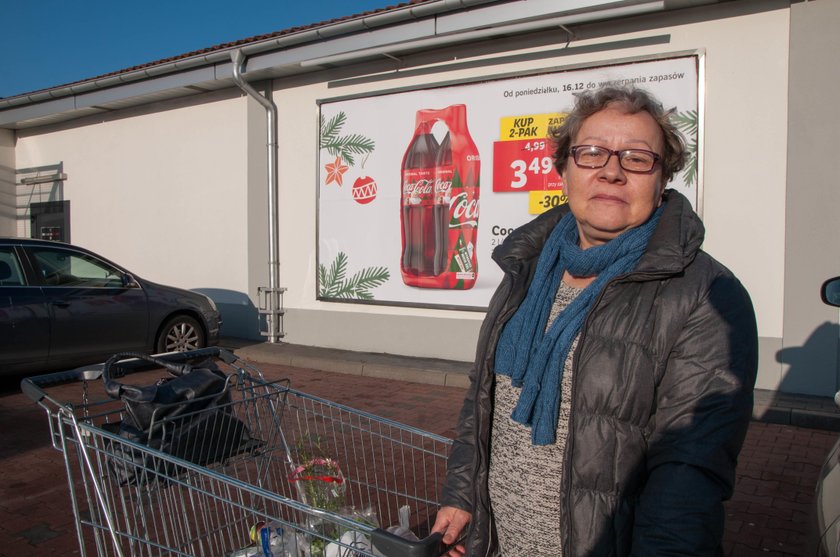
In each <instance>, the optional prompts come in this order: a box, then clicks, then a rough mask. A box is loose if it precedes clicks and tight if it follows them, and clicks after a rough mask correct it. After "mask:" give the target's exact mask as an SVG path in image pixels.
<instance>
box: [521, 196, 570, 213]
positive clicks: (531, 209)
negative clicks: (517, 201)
mask: <svg viewBox="0 0 840 557" xmlns="http://www.w3.org/2000/svg"><path fill="white" fill-rule="evenodd" d="M566 201H568V200H567V199H566V193H565V192H564V191H563V190H542V191H529V192H528V214H531V215H540V214H542V213H545V212H546V211H548V210H549V209H553V208H554V207H558V206H560V205H563V204H565V203H566Z"/></svg>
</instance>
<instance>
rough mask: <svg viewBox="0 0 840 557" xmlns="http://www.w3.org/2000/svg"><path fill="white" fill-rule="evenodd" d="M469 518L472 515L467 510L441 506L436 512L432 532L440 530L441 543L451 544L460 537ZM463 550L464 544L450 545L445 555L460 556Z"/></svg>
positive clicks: (450, 556)
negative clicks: (441, 535)
mask: <svg viewBox="0 0 840 557" xmlns="http://www.w3.org/2000/svg"><path fill="white" fill-rule="evenodd" d="M470 518H472V516H471V515H470V513H468V512H467V511H462V510H461V509H458V508H456V507H441V509H440V510H439V511H438V513H437V518H436V519H435V525H434V526H433V527H432V532H440V533H441V534H443V543H444V544H446V545H452V544H453V543H455V542H456V541H457V540H458V538H460V537H461V533H462V532H463V531H464V527H465V526H466V525H467V523H468V522H469V521H470ZM465 551H466V549H464V546H463V545H461V544H458V545H455V546H453V547H451V548H450V549H449V552H448V553H446V554H445V555H446V557H461V556H462V555H464V553H465Z"/></svg>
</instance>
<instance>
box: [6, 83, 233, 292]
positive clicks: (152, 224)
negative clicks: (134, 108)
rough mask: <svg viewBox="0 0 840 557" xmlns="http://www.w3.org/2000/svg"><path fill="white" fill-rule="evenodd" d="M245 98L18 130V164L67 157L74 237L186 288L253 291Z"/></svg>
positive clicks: (147, 273) (53, 161)
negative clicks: (249, 278) (250, 286)
mask: <svg viewBox="0 0 840 557" xmlns="http://www.w3.org/2000/svg"><path fill="white" fill-rule="evenodd" d="M245 107H246V105H245V101H244V99H243V98H236V99H229V100H217V101H215V102H204V103H200V104H192V105H189V106H177V105H172V106H168V107H152V108H151V109H149V110H145V111H143V112H142V113H135V114H121V115H119V116H118V117H114V118H112V119H107V120H104V121H88V122H82V123H81V124H78V125H73V126H66V127H62V128H58V129H55V130H51V131H50V130H37V131H32V132H26V131H23V132H20V133H19V139H18V145H17V150H16V154H17V166H18V167H21V168H23V167H34V166H39V165H46V164H56V163H59V162H61V163H63V165H64V171H65V172H66V173H67V180H66V181H65V183H64V196H65V199H68V200H69V201H70V208H71V209H70V210H71V221H70V225H71V242H72V243H74V244H77V245H81V246H84V247H86V248H89V249H92V250H94V251H96V252H98V253H101V254H102V255H103V256H105V257H107V258H109V259H113V260H114V261H115V262H117V263H119V264H121V265H124V266H125V267H127V268H128V269H129V270H131V271H132V272H135V273H137V274H138V275H140V276H142V277H144V278H147V279H149V280H153V281H156V282H162V283H166V284H171V285H173V286H180V287H183V288H189V289H197V288H217V289H229V290H234V291H239V292H247V291H248V282H247V272H248V271H247V270H248V265H247V263H248V262H247V253H246V250H245V249H244V247H245V246H246V245H247V244H246V241H247V218H246V217H247V215H246V202H247V197H246V178H247V173H246V150H247V141H246V137H245V136H246V133H245V132H246V129H245V128H246V119H245Z"/></svg>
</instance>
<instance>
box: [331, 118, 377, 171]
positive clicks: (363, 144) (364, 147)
mask: <svg viewBox="0 0 840 557" xmlns="http://www.w3.org/2000/svg"><path fill="white" fill-rule="evenodd" d="M346 122H347V115H346V114H345V113H344V112H339V113H338V114H336V115H335V116H333V117H332V118H330V120H329V121H328V122H324V116H323V115H321V142H320V145H321V149H326V150H327V152H328V153H329V154H330V155H333V156H336V157H341V158H342V159H343V160H344V161H345V162H346V163H347V164H348V165H350V166H353V165H355V163H356V160H355V158H354V156H353V155H362V154H365V153H372V152H373V149H374V148H375V147H376V143H375V142H374V140H373V139H370V138H369V137H365V136H363V135H361V134H357V133H354V134H351V135H347V136H343V137H342V136H340V135H339V134H340V133H341V128H342V127H343V126H344V124H345V123H346Z"/></svg>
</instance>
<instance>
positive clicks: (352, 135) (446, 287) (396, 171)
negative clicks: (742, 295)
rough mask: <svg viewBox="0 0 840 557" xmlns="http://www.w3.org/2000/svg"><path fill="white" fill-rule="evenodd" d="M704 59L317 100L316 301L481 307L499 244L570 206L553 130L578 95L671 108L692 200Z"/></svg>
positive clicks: (496, 274)
mask: <svg viewBox="0 0 840 557" xmlns="http://www.w3.org/2000/svg"><path fill="white" fill-rule="evenodd" d="M700 63H701V60H700V59H699V56H698V55H695V54H691V55H684V56H675V57H669V58H660V59H653V60H639V61H633V62H623V63H615V64H604V65H599V66H594V65H593V66H588V67H576V68H574V69H568V70H564V71H555V72H550V73H541V74H538V75H527V76H517V77H506V78H503V79H492V80H487V81H481V82H471V83H462V84H457V85H447V86H441V87H432V88H424V89H417V90H409V91H405V90H401V91H395V92H382V93H378V94H371V95H367V96H359V97H353V98H342V99H335V100H330V99H325V100H323V101H322V102H321V103H320V134H319V146H318V147H319V162H318V186H317V187H318V299H320V300H330V301H346V302H363V303H379V304H388V305H410V306H423V307H442V308H456V309H484V308H486V307H487V305H488V303H489V301H490V296H491V295H492V293H493V291H494V290H495V288H496V286H497V285H498V283H499V281H500V280H501V278H502V274H501V271H500V270H499V269H498V267H497V266H496V264H495V263H494V262H493V261H492V260H491V254H492V251H493V249H494V248H495V247H496V246H498V245H499V244H501V243H502V242H503V241H504V240H505V238H506V237H507V235H508V234H510V233H511V232H512V231H513V230H514V229H516V228H517V227H519V226H521V225H522V224H525V223H526V222H528V221H529V220H531V219H533V218H534V217H535V216H537V215H538V214H540V213H542V212H544V211H547V210H549V209H551V208H552V207H555V206H557V205H559V204H563V203H565V202H566V197H565V195H564V192H563V181H562V179H561V177H560V176H559V175H558V174H557V171H556V170H555V169H554V166H553V160H552V151H553V146H552V143H551V141H550V139H549V137H548V135H549V130H550V129H551V128H552V127H553V126H556V125H557V124H559V123H560V122H562V120H563V118H564V116H565V113H566V111H568V110H569V109H570V108H571V106H572V105H573V104H574V95H575V94H576V93H580V92H584V91H588V90H594V89H597V88H599V87H602V86H605V85H609V84H616V85H632V86H636V87H639V88H644V89H646V90H648V91H650V92H651V93H653V94H654V95H655V96H656V97H657V98H658V99H659V100H661V101H662V103H663V105H664V106H665V107H666V108H672V107H673V108H674V109H675V112H674V114H673V115H672V118H673V119H674V122H675V123H676V125H677V126H678V127H679V128H680V130H681V131H682V132H683V133H684V135H685V136H686V143H687V146H688V153H689V162H688V165H687V166H686V168H685V170H684V171H683V172H681V173H680V174H678V175H677V176H675V178H674V180H673V181H672V182H671V183H670V184H669V187H672V188H675V189H677V190H679V191H680V192H682V193H683V194H685V195H686V197H688V199H689V200H691V202H692V203H693V204H694V205H695V207H697V205H698V201H699V194H698V192H699V191H700V184H698V144H700V141H699V129H700V127H701V126H700V124H701V123H700V122H699V116H698V114H699V101H698V86H699V83H698V71H699V65H700Z"/></svg>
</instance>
